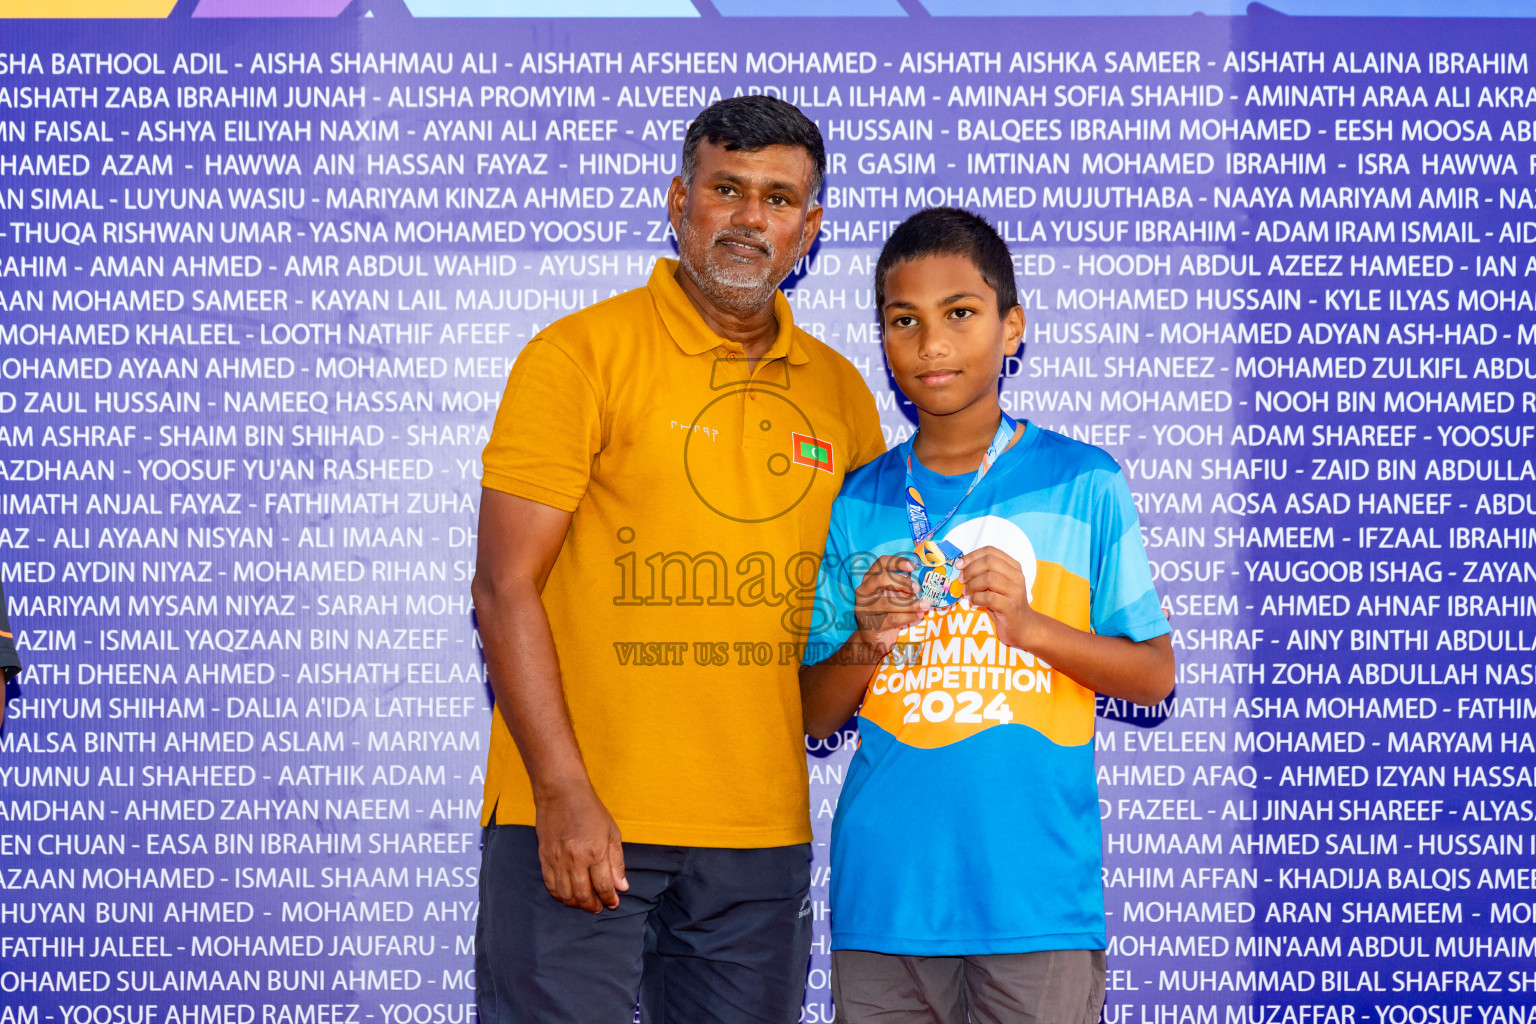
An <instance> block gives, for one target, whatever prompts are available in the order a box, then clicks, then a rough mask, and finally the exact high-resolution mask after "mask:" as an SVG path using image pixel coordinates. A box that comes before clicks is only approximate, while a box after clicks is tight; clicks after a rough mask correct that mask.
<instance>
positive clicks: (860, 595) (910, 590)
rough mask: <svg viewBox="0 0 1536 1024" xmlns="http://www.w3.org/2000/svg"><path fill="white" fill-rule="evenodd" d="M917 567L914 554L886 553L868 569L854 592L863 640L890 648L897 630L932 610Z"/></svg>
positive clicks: (880, 646)
mask: <svg viewBox="0 0 1536 1024" xmlns="http://www.w3.org/2000/svg"><path fill="white" fill-rule="evenodd" d="M917 568H920V567H919V566H918V565H917V560H916V559H915V558H913V557H912V556H911V555H882V556H880V557H879V558H877V559H875V560H874V562H873V563H872V564H871V565H870V567H869V569H868V571H866V572H865V573H864V579H863V580H862V581H861V582H860V583H859V586H858V588H857V589H856V590H855V591H854V595H853V607H854V612H853V614H854V618H855V619H856V620H857V621H858V623H859V633H860V634H862V635H861V636H860V637H859V638H858V639H859V641H860V642H861V643H866V644H870V645H872V646H873V647H875V648H876V649H877V651H878V650H881V649H883V650H886V651H888V650H890V647H891V645H892V644H894V643H895V642H896V634H898V633H900V632H901V631H902V630H903V629H906V628H907V627H908V626H910V625H912V623H914V622H917V621H919V620H920V619H922V617H923V616H925V615H927V614H928V611H929V609H931V608H932V607H933V605H932V603H930V602H929V601H927V600H924V599H923V598H922V597H921V595H920V593H919V589H918V586H919V585H918V583H917V581H916V580H915V579H914V578H913V577H914V575H915V573H914V572H913V570H914V569H917Z"/></svg>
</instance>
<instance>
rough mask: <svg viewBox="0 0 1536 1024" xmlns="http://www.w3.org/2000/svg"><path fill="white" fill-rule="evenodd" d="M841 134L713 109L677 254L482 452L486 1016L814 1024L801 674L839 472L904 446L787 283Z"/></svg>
mask: <svg viewBox="0 0 1536 1024" xmlns="http://www.w3.org/2000/svg"><path fill="white" fill-rule="evenodd" d="M825 166H826V157H825V152H824V148H823V144H822V140H821V134H820V132H819V131H818V130H817V128H816V126H815V124H814V123H812V122H811V121H810V120H808V119H807V118H806V117H805V116H804V115H803V114H801V113H800V112H799V111H798V110H796V109H795V108H794V107H792V106H790V105H789V104H787V103H784V102H782V101H780V100H776V99H772V98H771V97H766V96H744V97H738V98H734V99H730V100H725V101H723V102H721V103H717V104H715V105H713V106H711V107H710V108H708V109H707V110H705V111H704V112H703V113H701V114H700V115H699V117H698V118H697V119H695V120H694V122H693V123H692V125H691V126H690V128H689V130H688V134H687V138H686V141H685V142H684V147H683V161H682V175H681V176H680V177H678V178H676V179H674V180H673V182H672V187H671V191H670V192H669V194H668V207H669V214H670V217H671V221H672V226H673V228H674V230H675V231H676V232H677V236H678V255H679V259H678V261H676V262H673V261H671V260H663V261H660V262H658V263H657V265H656V268H655V272H654V273H653V274H652V275H651V279H650V282H649V284H647V285H646V287H644V288H639V289H636V290H634V291H630V292H626V293H625V294H623V295H619V296H616V297H615V298H612V299H609V300H608V301H606V302H602V303H599V304H598V305H596V306H593V307H591V308H590V309H587V310H584V311H582V312H580V313H577V314H575V315H573V316H570V317H567V318H566V319H564V320H561V321H559V322H558V323H555V324H553V325H551V326H550V327H548V328H547V329H546V330H545V331H543V332H542V333H541V334H540V335H539V336H538V337H536V338H534V339H533V340H532V341H531V342H529V344H528V347H527V348H526V349H525V350H524V351H523V352H522V354H521V355H520V356H519V357H518V360H517V363H516V364H515V365H514V367H513V369H512V374H511V377H510V379H509V380H508V382H507V389H506V393H505V395H504V397H503V399H502V404H501V407H500V410H499V412H498V414H497V418H496V427H495V431H494V432H493V434H492V437H491V441H490V443H489V444H488V445H487V446H486V449H485V454H484V463H485V466H484V477H483V484H484V492H483V495H482V500H481V508H480V527H479V535H480V548H479V561H478V564H477V567H476V572H475V581H474V596H475V608H476V612H477V614H478V616H479V621H480V630H481V634H482V636H483V637H484V641H485V653H486V660H487V662H488V664H489V668H490V676H491V681H492V688H493V690H494V691H495V696H496V705H497V707H496V713H495V714H494V716H493V720H492V725H491V745H490V759H489V767H488V770H487V775H486V788H485V806H484V811H483V822H484V824H486V826H487V830H486V839H485V846H484V851H483V858H482V867H481V876H480V917H479V924H478V931H477V944H476V952H477V958H476V988H477V999H478V1003H479V1013H480V1019H481V1021H482V1022H485V1024H511V1022H537V1024H550V1022H556V1021H570V1022H572V1024H621V1022H628V1021H630V1020H631V1019H632V1015H633V1012H634V1007H635V1003H636V999H637V997H638V999H639V1001H640V1005H641V1008H642V1013H643V1019H645V1020H647V1021H651V1022H658V1024H661V1022H675V1024H706V1022H711V1021H721V1022H737V1021H763V1022H774V1024H787V1022H791V1021H795V1020H797V1019H798V1017H799V1012H800V1004H801V1001H802V999H803V993H804V984H805V969H806V961H807V957H808V955H809V947H810V936H811V907H810V899H809V886H810V876H809V860H810V847H809V843H810V839H811V828H810V815H809V808H808V804H807V785H806V767H805V746H804V734H803V731H802V728H801V721H800V697H799V688H798V682H797V675H796V672H797V668H798V664H799V652H800V646H801V643H802V642H803V640H804V636H805V634H806V632H807V630H808V629H809V626H810V621H809V617H810V615H811V610H812V596H813V590H814V586H815V581H816V567H817V562H818V560H819V556H820V552H821V551H822V549H823V545H824V542H825V538H826V532H827V519H828V513H829V509H830V507H831V504H832V499H833V498H834V497H835V496H836V495H837V492H838V489H839V487H840V485H841V483H842V479H843V476H844V474H845V473H847V472H849V471H851V470H853V469H855V468H856V467H858V466H860V465H862V464H863V463H865V462H868V461H869V460H870V459H872V458H874V457H875V456H876V455H878V454H880V453H881V452H882V451H883V450H884V444H883V441H882V439H881V434H880V426H879V420H878V416H877V413H876V411H875V406H874V401H873V399H872V397H871V396H870V394H869V391H868V389H867V388H866V387H865V385H864V382H863V380H862V379H861V378H860V376H859V374H858V372H857V371H856V370H855V369H854V368H853V366H852V365H851V364H849V363H848V361H847V360H845V359H843V358H842V357H841V356H840V355H838V354H837V353H836V352H834V351H832V350H831V349H830V348H828V347H827V346H825V345H823V344H822V343H821V342H819V341H817V340H816V339H815V338H812V337H811V336H810V335H808V334H806V333H805V332H804V331H801V330H800V329H798V328H796V327H795V326H794V323H793V319H792V316H791V313H790V308H789V304H788V302H786V301H785V299H784V297H783V296H782V295H781V294H780V293H779V291H778V285H779V283H780V282H781V281H782V280H783V279H784V277H785V276H786V275H787V274H788V273H789V271H790V270H791V269H792V268H793V267H794V264H795V261H796V259H798V258H799V256H800V255H801V254H802V253H803V252H805V251H806V250H807V249H808V248H809V247H810V244H811V242H812V241H813V240H814V239H815V237H816V233H817V231H818V230H819V229H820V225H821V214H822V210H821V207H820V205H819V204H818V203H817V200H816V196H817V193H818V192H819V190H820V186H821V179H822V175H823V173H824V171H825Z"/></svg>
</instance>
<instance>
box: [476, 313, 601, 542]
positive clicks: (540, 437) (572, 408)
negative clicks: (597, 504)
mask: <svg viewBox="0 0 1536 1024" xmlns="http://www.w3.org/2000/svg"><path fill="white" fill-rule="evenodd" d="M601 447H602V409H601V407H600V406H599V404H598V398H597V393H596V391H595V389H594V388H593V386H592V383H591V381H590V380H589V379H588V377H587V375H586V374H584V373H583V372H582V371H581V368H580V367H579V366H577V365H576V363H575V361H573V360H572V359H571V357H570V356H569V355H567V354H566V353H565V352H563V351H562V350H561V349H560V348H559V347H558V346H556V345H554V344H552V343H551V342H548V341H546V340H544V339H542V338H535V339H534V340H533V341H531V342H529V343H528V346H527V347H526V348H524V349H523V351H522V353H521V354H520V355H518V357H517V361H516V362H515V363H513V364H512V373H511V375H510V376H509V377H508V378H507V388H506V391H505V392H504V393H503V394H502V397H501V405H500V406H499V407H498V408H497V410H496V426H495V427H494V428H493V429H492V431H491V439H490V442H489V443H487V444H486V446H485V451H484V453H483V454H482V456H481V460H482V462H483V463H484V466H485V473H484V475H483V476H482V478H481V481H480V482H481V484H482V485H483V486H485V487H489V488H490V489H491V490H493V491H504V492H506V493H507V494H515V495H517V496H518V497H520V498H528V499H530V500H532V501H537V502H538V503H540V504H541V505H549V506H552V507H554V508H558V509H561V510H562V511H565V512H574V511H576V506H577V505H579V504H580V503H581V499H582V496H583V495H585V494H586V493H587V483H588V480H589V479H590V478H591V474H592V459H593V457H594V456H596V455H597V453H598V451H599V450H600V449H601Z"/></svg>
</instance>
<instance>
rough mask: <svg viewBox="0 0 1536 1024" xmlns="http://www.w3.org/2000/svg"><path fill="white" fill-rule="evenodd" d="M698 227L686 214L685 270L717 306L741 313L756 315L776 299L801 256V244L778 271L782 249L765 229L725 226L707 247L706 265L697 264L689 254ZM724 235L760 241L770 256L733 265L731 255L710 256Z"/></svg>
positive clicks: (682, 227) (681, 254)
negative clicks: (762, 261)
mask: <svg viewBox="0 0 1536 1024" xmlns="http://www.w3.org/2000/svg"><path fill="white" fill-rule="evenodd" d="M693 235H694V231H693V228H692V227H691V226H690V225H689V224H688V219H687V218H686V217H684V218H682V220H681V222H680V223H679V225H678V233H677V255H678V262H679V263H680V264H681V265H682V268H683V271H684V272H685V273H687V275H688V276H689V277H691V278H692V279H693V283H694V284H696V285H698V286H699V291H701V292H703V293H704V295H705V297H706V298H708V299H709V301H710V302H712V303H714V304H715V305H716V306H717V307H719V308H720V309H722V310H725V311H726V312H728V313H734V314H736V315H737V316H752V315H754V314H756V313H757V312H759V311H760V310H761V309H762V308H763V307H764V306H766V305H767V304H768V303H769V302H771V301H772V300H773V293H774V292H776V291H778V288H779V282H781V281H783V280H784V278H785V277H787V276H789V269H790V268H792V267H793V266H794V261H795V260H798V259H799V258H800V246H799V245H798V244H797V245H796V246H795V254H794V257H793V259H791V260H790V261H789V266H788V267H786V268H785V270H784V273H782V274H781V273H778V270H777V268H778V266H779V264H778V259H777V257H778V251H777V250H776V249H775V248H774V246H773V243H772V242H771V241H769V240H768V238H767V236H765V235H763V234H762V233H761V232H757V231H750V230H742V229H740V228H723V229H721V230H719V231H716V232H715V233H714V234H713V235H711V236H710V238H709V241H708V243H707V244H706V246H705V248H704V254H705V255H704V259H703V260H702V263H703V266H699V265H697V264H695V263H694V262H693V260H692V258H691V257H690V255H689V248H690V246H689V243H690V242H691V241H692V240H693ZM722 238H744V239H751V240H752V241H754V242H758V243H760V244H761V245H762V246H763V248H764V249H765V250H766V251H767V256H768V260H767V263H766V265H763V266H762V267H761V268H754V267H751V266H747V265H733V264H732V263H731V261H730V259H729V257H724V256H722V257H720V258H717V259H710V258H709V256H710V255H712V254H714V253H715V252H716V249H715V243H717V242H719V241H720V239H722Z"/></svg>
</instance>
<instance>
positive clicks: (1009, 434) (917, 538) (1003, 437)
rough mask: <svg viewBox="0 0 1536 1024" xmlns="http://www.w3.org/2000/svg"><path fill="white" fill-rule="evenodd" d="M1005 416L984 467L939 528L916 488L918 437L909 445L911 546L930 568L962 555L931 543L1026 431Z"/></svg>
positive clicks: (977, 472) (993, 437) (1010, 417)
mask: <svg viewBox="0 0 1536 1024" xmlns="http://www.w3.org/2000/svg"><path fill="white" fill-rule="evenodd" d="M1002 416H1003V418H1002V421H1001V422H1000V423H998V425H997V433H996V434H994V435H993V436H992V443H991V444H989V445H988V446H987V451H986V454H985V455H983V456H982V457H981V466H980V468H978V469H977V470H976V475H975V476H974V477H972V478H971V485H970V486H969V487H967V488H966V489H965V493H964V494H962V495H960V500H959V501H957V502H955V504H954V507H953V508H951V509H950V510H949V513H948V514H947V515H946V516H945V517H944V518H943V519H941V520H939V524H938V525H937V526H932V525H930V523H929V519H928V509H927V507H926V506H925V505H924V504H923V496H922V494H921V493H920V492H919V491H918V489H917V482H916V481H914V480H913V479H912V452H913V449H914V448H915V447H916V445H917V438H916V436H914V437H913V438H912V440H911V441H908V442H907V524H908V525H909V526H911V527H912V547H913V549H914V550H915V551H916V552H917V556H918V558H919V559H920V560H921V561H922V563H923V564H924V565H927V566H930V567H933V566H937V565H941V564H943V563H944V562H946V561H948V560H950V559H952V558H954V557H955V556H956V555H959V554H960V551H958V550H956V551H954V552H953V553H951V552H948V551H944V550H943V547H944V546H941V545H938V544H932V543H930V542H931V541H932V540H933V535H934V534H936V533H938V532H939V531H940V530H942V529H943V528H944V526H945V524H947V523H948V522H949V520H950V519H951V518H952V517H953V516H954V514H955V513H956V512H957V511H959V509H960V506H961V504H963V503H964V501H965V499H966V498H969V497H970V496H971V492H972V491H974V490H975V489H976V485H977V484H979V483H981V478H982V477H984V476H986V475H987V470H989V469H991V468H992V464H993V463H995V462H996V461H997V459H998V456H1000V455H1002V454H1003V452H1005V451H1007V450H1008V446H1009V445H1011V444H1012V443H1013V440H1014V438H1015V437H1018V436H1019V435H1020V434H1022V433H1023V432H1024V428H1023V427H1021V426H1020V425H1019V424H1018V422H1017V421H1016V420H1014V418H1013V417H1012V416H1009V415H1008V414H1007V413H1003V414H1002ZM950 546H952V545H950Z"/></svg>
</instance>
